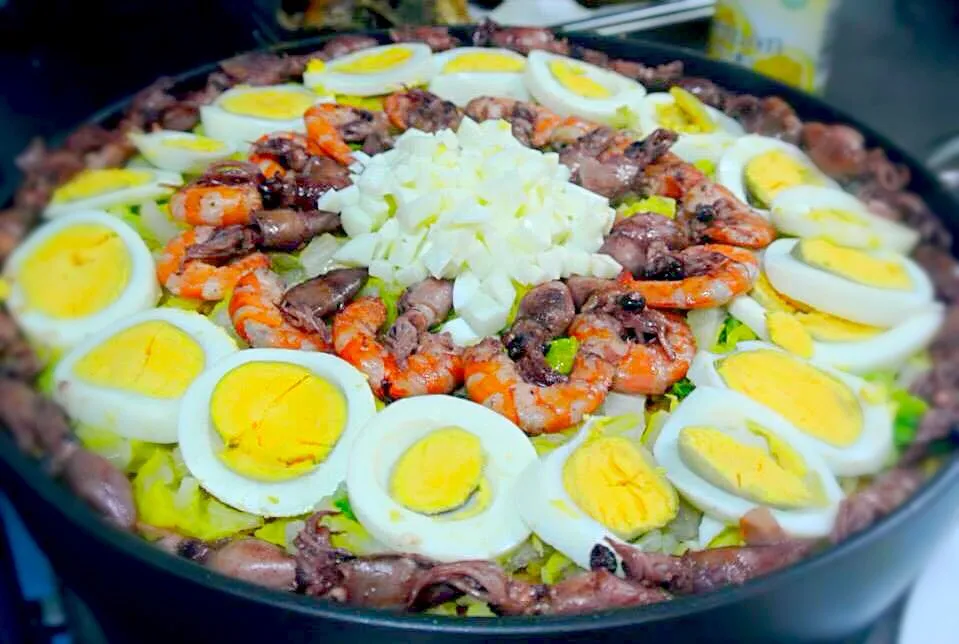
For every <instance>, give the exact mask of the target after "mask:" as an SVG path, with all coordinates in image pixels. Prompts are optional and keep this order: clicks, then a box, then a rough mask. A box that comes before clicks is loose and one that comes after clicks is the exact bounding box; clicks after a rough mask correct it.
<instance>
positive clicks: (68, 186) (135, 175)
mask: <svg viewBox="0 0 959 644" xmlns="http://www.w3.org/2000/svg"><path fill="white" fill-rule="evenodd" d="M152 178H153V174H152V173H151V172H148V171H146V170H124V169H121V168H108V169H104V170H84V171H83V172H81V173H80V174H78V175H77V176H75V177H74V178H73V179H71V180H70V181H68V182H67V183H65V184H63V185H62V186H60V187H59V188H57V189H56V190H55V191H54V193H53V198H52V202H53V203H64V202H69V201H79V200H80V199H89V198H90V197H96V196H98V195H103V194H107V193H108V192H116V191H118V190H124V189H126V188H134V187H136V186H141V185H143V184H145V183H147V182H149V181H150V179H152Z"/></svg>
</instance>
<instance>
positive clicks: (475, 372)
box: [463, 338, 614, 436]
mask: <svg viewBox="0 0 959 644" xmlns="http://www.w3.org/2000/svg"><path fill="white" fill-rule="evenodd" d="M463 361H464V375H465V377H466V394H467V395H468V396H469V397H470V399H471V400H473V401H474V402H477V403H480V404H481V405H484V406H486V407H488V408H490V409H492V410H493V411H495V412H497V413H499V414H502V415H503V416H506V417H507V418H509V419H510V420H511V421H513V422H514V423H516V424H517V425H519V427H520V428H521V429H522V430H523V431H524V432H526V433H527V434H529V435H531V436H532V435H536V434H541V433H543V432H558V431H562V430H564V429H567V428H569V427H571V426H573V425H575V424H576V423H578V422H579V421H581V420H582V419H583V417H584V416H585V415H586V414H590V413H592V412H594V411H596V410H597V409H598V408H599V406H600V405H602V404H603V401H604V400H605V399H606V394H607V392H608V391H609V388H610V385H612V382H613V375H614V370H613V366H612V365H611V364H609V363H608V362H606V361H605V360H603V359H602V358H600V357H599V356H597V355H596V354H594V353H590V352H588V351H585V350H582V349H581V350H580V351H579V352H578V353H577V354H576V358H575V360H574V361H573V370H572V371H571V372H570V374H569V378H568V379H567V380H566V382H561V383H559V384H555V385H550V386H547V387H540V386H538V385H534V384H530V383H528V382H526V381H525V380H523V377H522V376H521V375H520V373H519V371H518V370H517V368H516V364H515V363H514V362H513V361H512V360H511V359H510V358H509V356H508V355H507V353H506V349H505V347H504V346H503V343H502V341H501V340H500V339H499V338H486V339H485V340H483V341H482V342H480V343H479V344H477V345H475V346H473V347H470V348H468V349H466V351H465V353H464V355H463Z"/></svg>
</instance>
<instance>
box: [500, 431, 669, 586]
mask: <svg viewBox="0 0 959 644" xmlns="http://www.w3.org/2000/svg"><path fill="white" fill-rule="evenodd" d="M637 418H638V424H639V426H640V427H641V426H642V416H638V417H637ZM614 424H615V425H619V423H612V422H610V421H609V419H606V418H601V417H594V418H593V419H591V420H590V421H588V422H587V423H586V424H585V425H584V426H583V428H582V429H581V430H580V431H579V433H578V434H577V435H576V437H575V438H573V440H571V441H570V442H568V443H566V444H564V445H562V446H560V447H559V448H557V449H556V450H554V451H552V452H550V453H549V454H547V455H546V456H545V457H544V458H542V459H541V460H539V461H537V462H535V463H533V464H532V465H530V466H529V467H528V468H527V469H526V471H525V472H523V474H522V476H521V477H520V479H519V482H518V484H517V486H516V491H515V494H516V504H517V507H518V508H519V510H520V512H521V513H522V515H523V519H524V520H525V521H526V523H527V524H528V525H529V526H530V527H531V528H532V529H533V532H534V533H536V535H537V536H538V537H539V538H540V539H542V540H543V541H545V542H546V543H548V544H549V545H551V546H553V547H554V548H556V549H557V550H559V551H560V552H562V553H563V554H564V555H566V556H567V557H569V558H570V559H572V560H573V561H574V562H575V563H576V564H577V565H578V566H580V567H582V568H586V569H589V568H590V567H591V565H590V554H591V552H592V551H593V548H594V547H595V546H596V545H597V544H602V543H604V542H605V541H606V539H615V540H619V541H623V540H629V539H633V538H635V537H638V536H639V535H641V534H643V533H645V532H649V531H650V530H655V529H657V528H661V527H663V526H664V525H666V524H667V523H669V522H670V521H672V520H673V518H675V516H676V513H677V512H678V511H679V498H678V497H677V495H676V491H675V490H674V489H673V487H672V485H671V484H670V483H669V481H667V480H666V478H665V477H664V476H663V475H662V473H661V472H660V470H659V468H658V467H657V465H656V463H654V462H653V459H652V456H651V455H650V454H649V453H648V452H647V451H646V449H645V448H644V447H643V446H642V445H641V444H640V443H639V441H638V440H637V438H636V436H635V432H632V431H626V432H622V433H621V432H620V431H607V427H612V426H613V425H614Z"/></svg>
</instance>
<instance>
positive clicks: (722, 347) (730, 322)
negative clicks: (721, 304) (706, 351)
mask: <svg viewBox="0 0 959 644" xmlns="http://www.w3.org/2000/svg"><path fill="white" fill-rule="evenodd" d="M758 339H759V336H757V335H756V334H755V333H753V331H752V329H750V328H749V327H748V326H746V325H745V324H743V323H742V322H740V321H739V320H737V319H736V318H734V317H733V316H731V315H730V316H727V317H726V319H725V321H723V326H722V327H721V328H720V329H719V336H718V337H717V338H716V344H714V345H713V346H712V348H710V351H712V352H713V353H729V352H730V351H732V350H733V349H735V348H736V345H737V344H739V343H740V342H748V341H750V340H758Z"/></svg>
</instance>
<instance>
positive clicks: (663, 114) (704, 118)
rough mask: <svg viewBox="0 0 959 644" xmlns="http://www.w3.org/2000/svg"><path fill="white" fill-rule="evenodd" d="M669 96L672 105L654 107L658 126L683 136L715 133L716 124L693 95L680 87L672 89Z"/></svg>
mask: <svg viewBox="0 0 959 644" xmlns="http://www.w3.org/2000/svg"><path fill="white" fill-rule="evenodd" d="M669 94H670V96H672V97H673V102H672V103H663V104H660V105H657V106H656V118H657V119H658V120H659V124H660V125H662V126H663V127H665V128H668V129H670V130H673V131H675V132H682V133H683V134H706V133H709V132H715V131H716V124H715V123H714V122H713V119H712V118H711V117H710V116H709V112H708V111H706V106H705V105H703V103H702V101H700V100H699V99H698V98H696V96H695V95H694V94H691V93H690V92H688V91H686V90H684V89H682V88H681V87H673V88H672V89H670V90H669Z"/></svg>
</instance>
